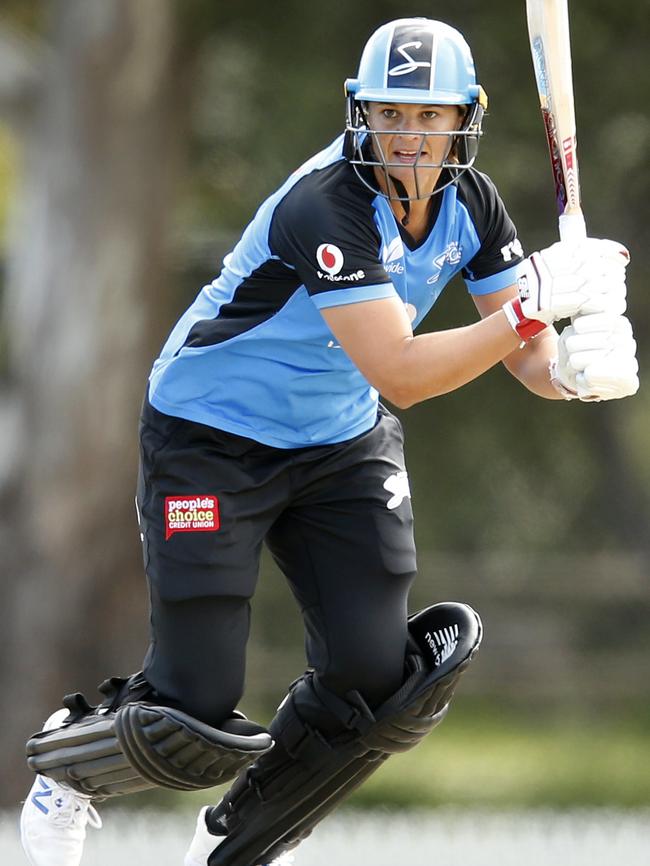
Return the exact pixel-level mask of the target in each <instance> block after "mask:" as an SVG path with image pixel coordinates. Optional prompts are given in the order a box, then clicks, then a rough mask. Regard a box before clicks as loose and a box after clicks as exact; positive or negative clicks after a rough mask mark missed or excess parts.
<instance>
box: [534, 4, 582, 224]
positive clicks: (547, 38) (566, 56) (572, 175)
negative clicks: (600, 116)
mask: <svg viewBox="0 0 650 866" xmlns="http://www.w3.org/2000/svg"><path fill="white" fill-rule="evenodd" d="M526 15H527V18H528V34H529V37H530V48H531V52H532V56H533V68H534V70H535V81H536V83H537V92H538V94H539V101H540V107H541V109H542V117H543V120H544V126H545V128H546V137H547V140H548V147H549V153H550V157H551V166H552V170H553V181H554V184H555V199H556V204H557V209H558V216H559V225H560V237H561V238H562V239H563V240H566V239H570V238H576V239H577V238H580V237H585V236H586V228H585V221H584V216H583V213H582V208H581V204H580V178H579V174H578V155H577V141H576V119H575V103H574V96H573V73H572V67H571V42H570V35H569V9H568V0H526Z"/></svg>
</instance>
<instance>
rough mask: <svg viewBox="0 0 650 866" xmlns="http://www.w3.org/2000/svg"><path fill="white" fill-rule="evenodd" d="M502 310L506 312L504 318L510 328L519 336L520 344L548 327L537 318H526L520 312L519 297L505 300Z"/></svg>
mask: <svg viewBox="0 0 650 866" xmlns="http://www.w3.org/2000/svg"><path fill="white" fill-rule="evenodd" d="M502 310H503V312H504V313H505V314H506V319H507V320H508V322H510V325H511V327H512V329H513V330H514V331H516V332H517V334H519V336H520V337H521V340H522V345H523V344H524V343H528V342H529V341H530V340H532V339H533V337H536V336H537V335H538V334H541V332H542V331H543V330H544V329H545V328H547V327H548V326H547V325H546V323H545V322H540V321H539V319H527V318H526V316H524V314H523V312H522V309H521V300H520V299H519V298H514V300H512V301H506V303H505V304H504V305H503V307H502Z"/></svg>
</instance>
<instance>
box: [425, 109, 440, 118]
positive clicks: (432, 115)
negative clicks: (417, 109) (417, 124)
mask: <svg viewBox="0 0 650 866" xmlns="http://www.w3.org/2000/svg"><path fill="white" fill-rule="evenodd" d="M437 116H438V112H437V111H433V110H429V111H423V112H422V117H423V118H424V120H433V119H434V118H435V117H437Z"/></svg>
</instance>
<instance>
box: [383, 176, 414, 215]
mask: <svg viewBox="0 0 650 866" xmlns="http://www.w3.org/2000/svg"><path fill="white" fill-rule="evenodd" d="M388 177H389V178H390V179H391V181H392V183H393V186H394V187H395V189H396V190H397V195H398V196H399V201H400V203H401V205H402V207H403V208H404V216H403V217H402V219H401V220H400V222H401V223H402V225H403V226H404V228H406V226H407V225H408V224H409V216H410V213H411V200H410V198H409V194H408V192H407V190H406V187H405V186H404V184H403V183H402V181H401V180H399V178H396V177H393V175H392V174H389V175H388Z"/></svg>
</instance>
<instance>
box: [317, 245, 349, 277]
mask: <svg viewBox="0 0 650 866" xmlns="http://www.w3.org/2000/svg"><path fill="white" fill-rule="evenodd" d="M316 261H317V262H318V265H319V267H320V268H322V269H323V270H324V271H325V273H327V274H330V276H334V275H335V274H338V273H339V271H340V270H341V268H342V267H343V253H342V252H341V250H340V249H339V248H338V247H337V246H336V245H335V244H321V245H320V246H319V247H318V249H317V250H316Z"/></svg>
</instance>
